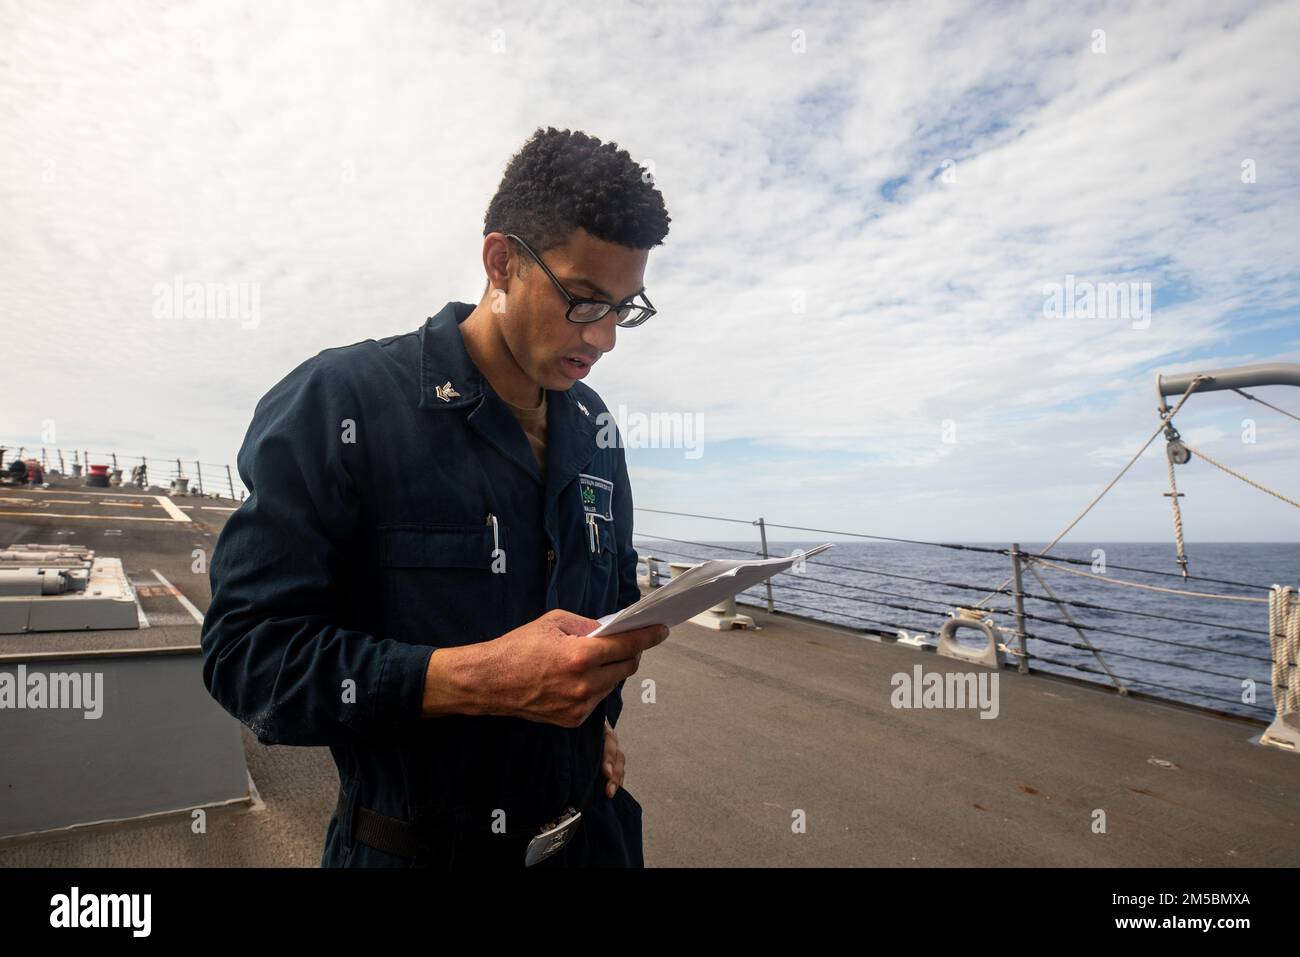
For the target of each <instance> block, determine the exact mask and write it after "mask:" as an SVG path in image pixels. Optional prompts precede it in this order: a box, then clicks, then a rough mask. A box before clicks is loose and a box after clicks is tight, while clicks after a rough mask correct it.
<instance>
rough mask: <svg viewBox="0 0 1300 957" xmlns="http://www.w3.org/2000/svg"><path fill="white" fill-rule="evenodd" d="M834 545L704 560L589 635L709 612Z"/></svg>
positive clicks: (677, 620)
mask: <svg viewBox="0 0 1300 957" xmlns="http://www.w3.org/2000/svg"><path fill="white" fill-rule="evenodd" d="M833 544H834V543H833V542H827V543H826V544H825V545H818V546H817V547H816V548H810V549H809V550H808V551H806V552H804V553H803V554H800V555H791V556H789V557H788V558H759V559H753V560H744V559H741V560H735V559H714V560H712V561H707V562H704V563H703V564H701V565H697V566H695V567H694V568H691V569H689V570H687V571H685V572H683V573H682V574H680V575H678V576H677V577H676V578H674V579H673V580H672V581H670V582H668V583H667V584H665V585H664V586H663V587H662V588H656V589H655V590H654V591H652V592H651V593H650V594H648V595H646V596H645V597H644V598H642V599H641V600H640V601H639V602H637V603H636V604H635V605H628V606H627V607H626V608H624V609H623V610H622V611H616V612H614V613H613V614H611V615H606V616H605V617H603V618H598V619H596V620H597V621H599V622H600V627H599V628H597V629H596V630H595V631H593V632H592V633H591V634H590V635H588V636H587V637H588V638H595V637H597V636H599V635H617V634H619V633H620V632H624V631H632V630H633V629H634V628H644V627H646V626H647V625H667V626H668V627H669V628H671V627H673V625H680V624H681V623H682V622H684V621H686V620H687V619H688V618H693V617H695V616H696V615H698V614H700V613H701V612H703V611H707V610H708V609H710V608H712V607H713V606H714V605H717V604H719V603H720V602H724V601H726V600H727V599H728V598H730V597H732V596H733V595H736V594H739V593H740V592H742V591H744V590H745V589H746V588H751V587H753V586H754V585H757V584H758V583H759V582H763V581H766V580H767V579H769V578H771V577H772V576H773V575H775V574H777V573H778V572H783V571H786V570H787V569H789V567H790V566H791V565H793V564H794V563H795V562H798V561H800V560H802V559H805V558H811V557H812V556H813V555H816V554H817V553H818V552H822V551H825V550H826V549H828V548H830V547H832V545H833Z"/></svg>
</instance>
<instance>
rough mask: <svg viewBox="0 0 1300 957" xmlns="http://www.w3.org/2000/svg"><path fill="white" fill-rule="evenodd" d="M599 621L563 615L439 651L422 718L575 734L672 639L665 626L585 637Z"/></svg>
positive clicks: (551, 613) (431, 666) (431, 665)
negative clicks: (471, 717) (511, 722)
mask: <svg viewBox="0 0 1300 957" xmlns="http://www.w3.org/2000/svg"><path fill="white" fill-rule="evenodd" d="M599 627H600V622H598V621H596V620H595V619H592V618H584V617H583V616H582V615H575V614H574V613H573V612H569V611H564V610H562V609H559V608H557V609H554V610H552V611H548V612H547V613H546V614H545V615H542V616H541V617H540V618H537V619H535V620H533V621H530V622H528V623H527V624H526V625H521V626H520V627H518V628H516V629H515V630H514V631H510V632H507V633H506V634H504V635H502V636H501V637H500V638H496V639H494V640H492V641H485V642H480V643H477V644H472V645H463V646H459V647H449V648H438V649H437V650H435V651H434V652H433V654H432V655H431V656H430V659H429V667H428V671H427V673H426V675H425V689H424V702H423V713H424V714H425V715H426V716H430V715H438V714H491V715H504V716H506V717H514V718H524V719H526V720H528V721H539V722H542V723H544V724H557V725H560V726H561V727H565V728H576V727H578V726H579V725H580V724H582V723H583V722H584V721H586V720H587V718H588V717H589V716H590V715H591V713H592V712H593V711H594V710H596V706H597V705H598V704H600V702H601V701H603V700H604V699H605V698H606V697H607V696H608V695H609V693H610V692H611V691H613V690H614V688H615V687H617V686H618V684H619V682H621V681H622V680H623V679H625V678H628V677H630V676H631V675H633V674H635V673H636V670H637V668H639V667H640V665H641V653H642V652H643V651H645V650H646V649H647V648H653V647H654V646H655V645H657V644H659V643H660V642H661V641H663V640H664V639H665V638H667V637H668V629H667V627H665V626H663V625H649V626H647V627H645V628H638V629H636V630H635V631H625V632H623V633H621V634H618V635H602V636H600V637H599V638H587V637H586V635H589V634H590V633H591V632H593V631H595V630H596V629H597V628H599Z"/></svg>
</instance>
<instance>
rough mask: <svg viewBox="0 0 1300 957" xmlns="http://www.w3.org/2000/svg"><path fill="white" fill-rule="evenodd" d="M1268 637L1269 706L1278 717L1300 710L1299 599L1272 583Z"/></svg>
mask: <svg viewBox="0 0 1300 957" xmlns="http://www.w3.org/2000/svg"><path fill="white" fill-rule="evenodd" d="M1268 640H1269V644H1271V645H1272V646H1273V705H1274V707H1276V708H1277V716H1278V718H1281V717H1282V715H1284V714H1289V713H1292V712H1295V711H1300V668H1297V667H1296V662H1297V661H1298V660H1300V601H1297V600H1296V590H1295V589H1294V588H1292V587H1291V586H1290V585H1274V586H1273V588H1272V590H1271V591H1270V592H1269V595H1268ZM1284 679H1285V680H1284ZM1282 685H1286V686H1287V687H1286V688H1285V689H1284V688H1282Z"/></svg>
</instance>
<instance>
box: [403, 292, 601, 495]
mask: <svg viewBox="0 0 1300 957" xmlns="http://www.w3.org/2000/svg"><path fill="white" fill-rule="evenodd" d="M473 311H474V307H473V306H472V305H471V304H469V303H466V302H454V301H453V302H449V303H447V305H446V306H444V307H443V308H442V309H441V310H440V311H439V312H438V314H437V315H436V316H431V317H430V318H429V319H428V320H427V321H426V322H425V324H424V327H423V328H422V329H421V330H420V402H419V407H420V408H421V409H427V410H431V411H445V410H448V409H468V410H469V418H468V421H469V423H470V425H471V426H472V427H473V428H474V429H475V430H476V431H477V432H479V434H481V435H482V436H483V437H484V439H486V440H487V441H488V442H490V443H491V444H492V445H493V446H495V447H496V449H497V450H498V451H500V452H501V454H502V455H504V456H505V457H506V458H508V459H509V460H510V461H511V462H513V463H514V464H515V465H517V466H519V467H520V468H521V469H523V470H524V471H525V472H527V473H528V474H529V475H531V476H532V477H533V479H534V480H535V481H536V482H537V483H538V484H542V474H541V471H540V469H538V467H537V459H536V458H535V457H534V456H533V451H532V447H531V446H530V445H529V444H528V439H527V438H526V437H525V436H524V432H523V429H522V427H521V426H520V425H519V422H518V420H517V419H516V418H515V417H514V415H513V413H511V412H510V409H509V408H508V407H507V406H506V404H505V402H504V400H502V399H501V397H500V396H498V395H497V394H496V391H495V390H493V388H492V386H491V384H490V383H489V382H488V381H487V380H486V379H485V378H484V377H483V374H482V373H481V372H479V370H478V367H477V366H476V365H474V361H473V360H472V359H471V358H470V356H469V352H468V350H466V348H465V340H464V339H462V338H461V334H460V323H462V322H464V321H465V319H466V318H468V316H469V314H470V313H471V312H473ZM440 390H441V396H440ZM579 390H582V393H581V395H580V394H579ZM443 396H445V398H443ZM584 398H585V399H586V401H583V399H584ZM546 402H547V412H546V481H545V487H546V501H547V503H548V504H549V502H550V500H551V499H553V498H554V497H555V496H556V495H558V494H559V491H560V489H562V488H564V487H565V486H566V485H568V484H569V482H571V481H572V480H573V479H574V478H575V477H576V476H577V475H578V473H579V472H581V471H582V470H583V469H584V468H586V467H587V466H588V465H589V464H590V463H591V460H592V458H593V457H594V456H595V454H596V434H597V432H598V431H599V427H598V425H597V422H596V416H597V415H598V414H599V413H600V412H601V411H603V405H601V404H600V400H599V399H598V398H597V397H596V394H595V393H594V392H592V391H591V389H590V388H588V387H586V386H584V385H583V384H582V383H580V382H575V383H574V384H573V385H572V386H571V387H570V388H569V389H568V390H566V391H564V392H556V391H553V390H551V389H547V390H546Z"/></svg>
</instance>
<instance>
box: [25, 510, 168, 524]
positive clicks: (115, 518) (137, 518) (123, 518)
mask: <svg viewBox="0 0 1300 957" xmlns="http://www.w3.org/2000/svg"><path fill="white" fill-rule="evenodd" d="M0 515H2V516H4V517H5V518H8V517H9V516H11V515H25V516H28V517H30V518H89V519H95V520H96V521H100V522H166V523H168V524H171V523H172V522H175V521H177V519H174V518H145V517H144V516H143V515H67V514H65V513H63V512H8V511H6V512H0ZM180 521H183V522H188V521H189V519H188V518H185V517H184V516H183V515H182V516H181V518H180Z"/></svg>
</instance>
